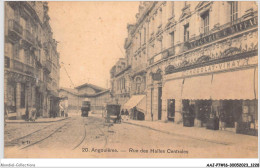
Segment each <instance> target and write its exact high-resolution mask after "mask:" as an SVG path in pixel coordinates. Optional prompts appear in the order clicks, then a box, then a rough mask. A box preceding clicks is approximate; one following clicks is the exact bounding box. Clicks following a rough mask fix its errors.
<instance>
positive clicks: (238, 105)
mask: <svg viewBox="0 0 260 168" xmlns="http://www.w3.org/2000/svg"><path fill="white" fill-rule="evenodd" d="M223 110H224V112H225V122H226V127H227V128H234V127H235V122H236V120H238V117H240V116H241V113H242V102H241V101H240V100H224V101H223Z"/></svg>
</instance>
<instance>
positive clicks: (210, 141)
mask: <svg viewBox="0 0 260 168" xmlns="http://www.w3.org/2000/svg"><path fill="white" fill-rule="evenodd" d="M123 123H126V124H130V125H135V126H139V127H143V128H147V129H151V130H154V131H158V132H161V133H165V134H168V135H175V136H176V135H177V136H182V137H185V138H190V139H194V140H199V141H206V142H209V143H215V144H221V145H231V143H227V142H220V141H215V140H210V139H203V138H196V137H193V136H188V135H185V134H178V133H172V132H169V131H164V130H159V129H155V128H152V127H150V126H145V125H141V124H136V123H131V122H126V121H123Z"/></svg>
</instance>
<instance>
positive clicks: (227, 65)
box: [164, 56, 258, 80]
mask: <svg viewBox="0 0 260 168" xmlns="http://www.w3.org/2000/svg"><path fill="white" fill-rule="evenodd" d="M257 64H258V57H257V56H255V57H248V58H244V59H238V60H234V61H228V62H224V63H219V64H214V65H208V66H203V67H199V68H194V69H190V70H186V71H183V72H177V73H173V74H169V75H165V76H164V80H171V79H176V78H183V77H187V76H192V75H199V74H205V73H214V72H218V71H226V70H232V69H237V68H241V67H246V66H249V65H257Z"/></svg>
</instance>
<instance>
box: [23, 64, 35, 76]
mask: <svg viewBox="0 0 260 168" xmlns="http://www.w3.org/2000/svg"><path fill="white" fill-rule="evenodd" d="M25 73H26V74H28V75H34V74H35V68H34V67H33V66H32V65H25Z"/></svg>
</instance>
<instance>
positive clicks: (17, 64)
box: [12, 59, 25, 72]
mask: <svg viewBox="0 0 260 168" xmlns="http://www.w3.org/2000/svg"><path fill="white" fill-rule="evenodd" d="M12 62H13V69H14V70H17V71H20V72H24V71H25V64H24V63H22V62H20V61H18V60H14V59H13V60H12Z"/></svg>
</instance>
